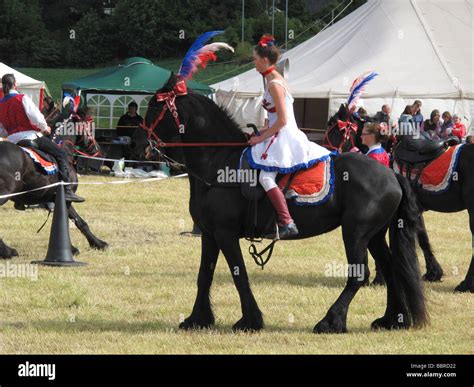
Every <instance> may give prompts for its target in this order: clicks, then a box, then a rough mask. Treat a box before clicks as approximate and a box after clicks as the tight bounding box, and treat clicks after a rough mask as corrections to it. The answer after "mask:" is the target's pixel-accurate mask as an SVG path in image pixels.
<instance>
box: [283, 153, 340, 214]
mask: <svg viewBox="0 0 474 387" xmlns="http://www.w3.org/2000/svg"><path fill="white" fill-rule="evenodd" d="M290 176H291V174H286V175H284V176H283V177H282V179H281V180H280V182H279V183H278V186H279V187H280V188H281V189H283V188H285V187H286V185H287V183H288V179H289V178H290ZM333 191H334V165H333V160H332V159H329V160H326V161H320V162H319V163H316V164H315V165H313V166H312V167H310V168H308V169H304V170H300V171H297V172H296V175H295V176H294V177H293V180H292V181H291V183H290V186H289V187H288V190H287V191H286V194H285V197H286V198H287V199H292V200H293V202H294V203H295V204H298V205H301V206H315V205H318V204H322V203H324V202H326V201H327V200H329V198H330V197H331V195H332V193H333Z"/></svg>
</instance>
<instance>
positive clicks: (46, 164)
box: [20, 146, 58, 175]
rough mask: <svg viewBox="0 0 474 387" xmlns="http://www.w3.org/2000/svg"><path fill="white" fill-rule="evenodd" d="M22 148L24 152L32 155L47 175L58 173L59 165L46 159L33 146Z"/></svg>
mask: <svg viewBox="0 0 474 387" xmlns="http://www.w3.org/2000/svg"><path fill="white" fill-rule="evenodd" d="M20 148H21V149H22V150H23V152H25V153H26V154H27V155H28V156H30V157H31V159H32V160H33V161H34V163H35V164H36V165H37V166H38V167H39V168H40V169H41V170H42V171H43V172H44V173H46V174H47V175H54V174H56V173H58V166H57V165H56V164H55V163H52V162H51V161H48V160H45V159H44V158H43V157H42V156H40V155H39V154H38V152H35V151H34V150H33V149H31V148H24V147H22V146H21V147H20Z"/></svg>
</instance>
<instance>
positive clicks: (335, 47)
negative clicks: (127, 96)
mask: <svg viewBox="0 0 474 387" xmlns="http://www.w3.org/2000/svg"><path fill="white" fill-rule="evenodd" d="M473 1H474V0H431V1H430V0H368V2H367V3H366V4H364V5H363V6H361V7H359V8H358V9H357V10H355V11H354V12H352V13H350V14H349V15H348V16H346V17H345V18H343V19H342V20H340V21H338V22H337V23H335V24H334V25H332V26H330V27H329V28H327V29H326V30H324V31H322V32H321V33H319V34H317V35H316V36H314V37H313V38H311V39H309V40H307V41H306V42H304V43H302V44H300V45H298V46H297V47H295V48H293V49H291V50H289V51H288V52H286V53H285V54H284V55H283V58H289V62H290V71H289V83H290V88H291V90H292V94H293V96H294V97H297V98H328V97H333V98H334V97H346V96H347V95H348V90H349V88H350V85H351V84H352V81H353V80H354V79H355V78H356V77H357V76H359V75H360V74H362V73H364V72H365V71H367V70H369V69H373V70H375V71H377V72H378V73H379V74H380V76H379V77H378V78H376V79H375V80H374V81H373V82H372V83H371V84H370V85H369V86H368V87H367V90H366V93H365V94H364V96H365V97H366V98H377V97H382V98H386V97H401V98H459V97H464V98H470V99H474V69H473V57H474V56H473V55H474V52H473V45H474V44H473V38H474V29H473V15H472V8H473ZM212 87H213V88H215V89H217V90H218V89H220V90H224V91H236V92H237V94H239V95H241V96H246V95H247V96H252V95H258V94H261V93H262V92H263V90H262V89H263V84H262V81H261V76H260V75H259V74H258V73H257V72H256V71H255V70H254V69H253V70H250V71H247V72H245V73H243V74H240V75H238V76H236V77H233V78H230V79H228V80H226V81H223V82H220V83H216V84H214V85H212Z"/></svg>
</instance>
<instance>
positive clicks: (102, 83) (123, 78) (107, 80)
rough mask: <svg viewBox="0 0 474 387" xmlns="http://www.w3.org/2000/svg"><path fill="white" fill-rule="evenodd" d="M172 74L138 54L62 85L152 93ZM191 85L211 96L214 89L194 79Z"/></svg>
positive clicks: (189, 83) (97, 89)
mask: <svg viewBox="0 0 474 387" xmlns="http://www.w3.org/2000/svg"><path fill="white" fill-rule="evenodd" d="M170 75H171V71H169V70H166V69H164V68H161V67H159V66H156V65H154V64H153V63H152V62H151V61H149V60H148V59H145V58H140V57H134V58H128V59H127V60H126V61H125V63H124V64H120V65H118V66H114V67H109V68H107V69H105V70H102V71H99V72H98V73H95V74H92V75H88V76H86V77H83V78H79V79H76V80H73V81H69V82H65V83H63V85H62V88H63V90H78V89H81V90H91V91H102V92H103V91H109V92H121V93H147V94H152V93H154V92H155V91H156V90H158V89H160V88H161V87H162V86H163V85H164V84H165V83H166V81H167V80H168V78H169V77H170ZM188 86H189V88H190V89H193V90H194V91H196V92H198V93H201V94H206V95H207V94H212V93H213V92H214V90H213V89H212V88H210V87H209V86H207V85H203V84H201V83H197V82H193V81H188Z"/></svg>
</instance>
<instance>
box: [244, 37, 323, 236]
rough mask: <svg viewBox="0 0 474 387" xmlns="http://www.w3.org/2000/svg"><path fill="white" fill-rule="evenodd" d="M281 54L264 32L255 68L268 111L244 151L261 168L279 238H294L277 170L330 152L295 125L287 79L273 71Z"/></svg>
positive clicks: (292, 168) (294, 229) (304, 163)
mask: <svg viewBox="0 0 474 387" xmlns="http://www.w3.org/2000/svg"><path fill="white" fill-rule="evenodd" d="M279 56H280V53H279V51H278V48H277V47H276V46H275V39H274V38H273V37H272V36H270V35H264V36H263V37H262V38H261V39H260V42H259V43H258V45H257V46H255V49H254V53H253V58H254V63H255V68H256V70H257V71H259V72H260V73H261V74H262V76H263V77H265V80H266V84H267V89H266V90H265V94H264V96H263V101H262V105H263V108H264V109H266V110H267V112H268V124H267V125H266V126H265V127H264V128H262V129H261V130H260V135H257V136H252V137H251V138H250V140H249V142H248V143H249V145H250V146H251V147H252V148H251V149H250V151H249V152H247V157H248V159H249V163H250V165H251V166H252V167H253V168H257V169H260V178H259V181H260V184H261V185H262V186H263V188H264V189H265V191H266V193H267V195H268V197H269V199H270V201H271V202H272V204H273V206H274V208H275V210H276V212H277V214H278V220H279V226H280V227H279V234H280V238H288V237H293V236H295V235H297V234H298V228H297V227H296V224H295V223H294V221H293V219H292V218H291V215H290V213H289V211H288V205H287V203H286V200H285V197H284V195H283V192H282V191H281V190H280V188H279V187H278V186H277V184H276V182H275V179H276V176H277V174H278V173H282V174H286V173H292V172H295V171H297V170H299V169H306V168H309V167H311V166H312V165H314V164H315V163H317V162H319V161H324V160H327V159H328V158H329V157H330V152H329V151H328V150H327V149H326V148H323V147H322V146H319V145H317V144H316V143H313V142H311V141H309V140H308V138H307V137H306V135H305V134H304V133H303V132H302V131H301V130H300V129H299V128H298V126H297V124H296V120H295V115H294V112H293V97H292V96H291V94H290V90H289V88H288V84H287V82H286V80H285V79H284V78H283V77H282V76H281V75H280V74H279V73H278V72H277V71H276V70H275V64H276V63H277V61H278V58H279Z"/></svg>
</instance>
